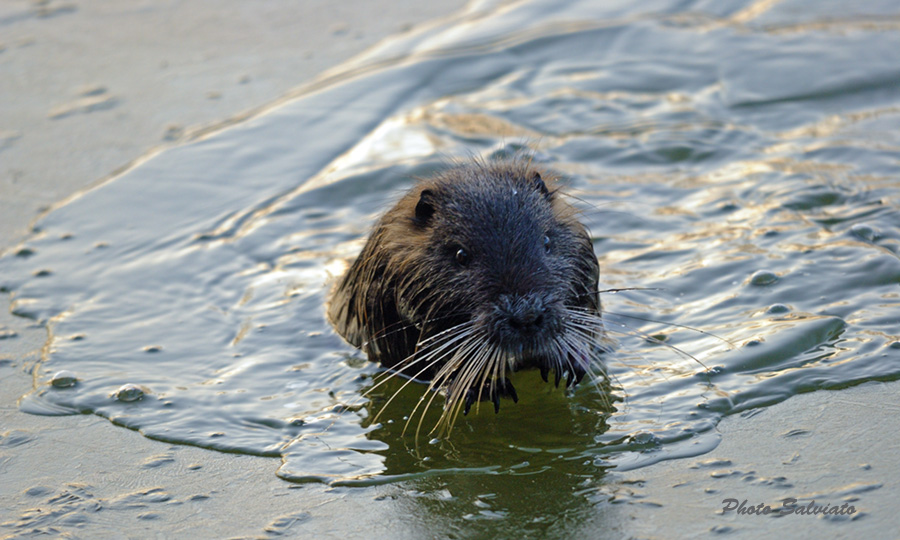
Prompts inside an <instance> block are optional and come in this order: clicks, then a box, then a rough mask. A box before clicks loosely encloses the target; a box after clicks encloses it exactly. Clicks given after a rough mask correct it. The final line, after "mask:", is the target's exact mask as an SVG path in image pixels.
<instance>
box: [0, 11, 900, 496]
mask: <svg viewBox="0 0 900 540" xmlns="http://www.w3.org/2000/svg"><path fill="white" fill-rule="evenodd" d="M637 5H638V4H636V3H633V2H575V1H570V2H558V1H550V0H547V1H532V2H519V3H514V4H511V5H508V6H505V7H503V8H502V9H493V10H491V9H485V10H482V11H478V10H473V11H472V12H471V13H470V14H469V15H468V16H466V17H462V18H460V19H457V20H454V21H452V22H447V23H446V24H444V25H443V26H440V27H438V28H436V29H432V30H431V31H429V32H427V33H423V34H416V35H412V36H409V37H406V38H403V39H398V40H394V41H392V42H389V43H386V44H384V45H383V46H382V47H380V48H378V49H376V50H374V51H372V52H371V53H370V54H368V55H367V56H366V57H364V58H361V59H358V60H357V61H355V62H354V63H351V64H348V65H345V66H342V67H340V68H338V69H336V70H335V71H332V72H331V74H330V75H329V76H328V77H327V78H325V79H323V80H321V81H320V82H319V83H317V84H315V85H313V86H311V87H309V88H307V89H306V90H304V91H302V92H299V93H298V94H297V95H296V96H295V97H293V98H292V99H290V100H286V101H285V102H283V103H280V104H278V106H276V107H273V108H271V109H270V110H268V111H267V112H266V113H265V114H261V115H258V116H256V117H254V118H252V119H250V120H247V121H245V122H241V123H237V124H236V125H233V126H231V127H228V128H227V129H224V130H221V131H218V132H215V133H212V134H208V135H205V136H203V137H202V138H199V139H197V140H195V141H192V142H190V143H188V144H184V145H181V146H178V147H174V148H170V149H167V150H165V151H164V152H161V153H159V154H157V155H154V156H152V157H150V158H148V159H147V160H145V161H143V162H142V163H140V164H138V165H136V166H135V167H133V168H132V169H130V170H129V171H127V172H126V173H124V174H123V175H121V176H120V177H118V178H116V179H114V180H113V181H110V182H108V183H105V184H103V185H101V186H100V187H97V188H95V189H92V190H90V191H87V192H85V193H82V194H80V195H78V196H76V197H74V198H73V199H71V200H69V201H67V202H66V203H65V204H62V205H60V206H59V207H58V208H56V209H55V210H54V211H52V212H50V213H49V214H48V215H46V216H45V217H44V218H43V219H42V220H41V221H40V223H39V224H38V226H37V231H36V234H35V235H34V237H33V238H32V239H31V240H29V241H28V242H26V243H25V244H24V245H23V246H21V247H20V248H19V249H18V250H16V251H15V252H12V253H8V254H6V255H5V256H4V257H3V258H2V259H0V284H2V286H3V288H4V289H6V290H8V291H11V292H12V298H13V304H12V309H13V311H14V313H16V314H18V315H21V316H23V317H30V318H34V319H37V320H39V321H43V322H45V323H46V324H47V325H48V326H49V328H50V331H51V338H50V344H49V347H48V348H47V350H46V354H45V357H44V359H43V361H42V362H41V364H40V366H39V368H38V376H37V378H36V387H35V390H34V391H33V392H32V393H31V394H29V395H28V396H26V397H25V398H24V399H23V400H22V402H21V407H22V408H23V409H24V410H26V411H29V412H33V413H37V414H73V413H81V412H90V413H94V414H98V415H101V416H104V417H107V418H109V419H110V420H111V421H113V422H115V423H116V424H119V425H123V426H126V427H129V428H132V429H137V430H139V431H140V432H141V433H143V434H145V435H146V436H148V437H151V438H155V439H161V440H166V441H173V442H179V443H185V444H192V445H197V446H202V447H207V448H211V449H216V450H223V451H231V452H242V453H249V454H257V455H266V456H281V457H282V459H283V466H282V467H281V469H280V471H279V474H280V475H281V476H282V477H284V478H287V479H290V480H296V481H304V480H322V481H336V482H342V483H350V484H371V483H381V482H390V481H396V480H398V479H416V478H423V477H425V478H427V477H429V476H431V475H436V474H437V475H450V476H454V475H464V474H465V475H474V476H475V479H473V480H471V482H470V483H471V484H472V485H477V484H478V483H479V482H482V481H483V479H484V478H487V477H488V476H489V475H495V474H498V473H500V474H504V475H508V476H510V477H515V476H520V475H529V474H534V473H538V472H541V471H552V472H553V473H554V475H553V477H554V478H557V479H560V480H559V485H558V486H557V487H558V488H559V490H560V491H561V492H562V491H568V490H571V487H572V486H573V485H578V482H579V481H580V480H581V479H590V478H594V477H597V476H598V475H601V474H602V473H603V471H604V470H606V469H608V468H610V467H619V468H620V469H628V468H634V467H641V466H646V465H649V464H652V463H655V462H657V461H659V460H662V459H672V458H678V457H684V456H692V455H698V454H700V453H703V452H706V451H709V450H710V449H711V448H713V447H714V446H715V445H716V444H717V442H718V434H717V433H716V432H715V429H714V428H715V426H716V424H717V422H718V421H719V420H720V419H721V418H722V417H723V416H725V415H730V414H735V413H738V412H743V411H748V410H750V409H754V408H759V407H765V406H768V405H771V404H774V403H777V402H780V401H782V400H785V399H787V398H789V397H791V396H793V395H796V394H798V393H802V392H810V391H818V390H835V389H840V388H844V387H847V386H851V385H854V384H859V383H861V382H865V381H871V380H882V381H884V380H896V379H898V378H900V341H898V332H900V330H898V329H900V325H898V323H900V294H898V293H900V288H898V285H900V260H898V249H900V130H898V129H897V126H898V122H900V32H898V30H900V8H898V7H897V5H896V2H894V1H883V2H877V1H872V2H865V3H862V4H852V5H851V4H850V3H843V2H841V3H839V2H822V1H813V0H807V1H793V2H791V1H785V2H774V1H759V2H755V3H754V2H744V1H725V2H721V1H717V2H702V1H695V2H684V1H680V2H675V1H655V2H642V3H640V4H639V5H640V8H641V11H637V7H636V6H637ZM523 147H526V148H530V149H531V151H532V152H533V154H534V156H535V158H536V159H538V160H539V161H541V162H542V163H544V164H545V165H546V166H548V167H550V168H553V169H555V170H556V171H558V172H559V173H560V174H561V175H562V176H563V178H564V183H565V185H566V186H567V189H568V191H569V192H570V193H572V194H573V195H574V196H576V197H577V199H576V204H578V205H579V206H580V207H581V209H582V211H583V219H584V221H585V223H586V224H587V225H588V226H589V228H590V230H591V231H592V234H593V239H594V244H595V249H596V251H597V253H598V256H599V258H600V264H601V288H603V289H616V288H632V287H635V288H641V289H642V290H639V291H629V292H620V293H618V294H614V295H612V294H610V295H605V297H604V307H605V309H606V311H607V313H606V319H607V321H608V323H609V327H610V330H611V335H612V337H614V338H615V339H616V340H617V341H618V345H617V346H616V347H615V350H614V351H613V352H612V353H610V354H609V355H607V356H608V357H607V368H608V370H609V372H610V374H611V375H612V376H613V393H612V395H611V396H610V395H607V394H604V393H602V392H600V391H599V390H597V389H596V388H593V387H591V386H590V385H588V384H582V385H581V386H580V387H579V388H578V389H577V390H576V391H575V392H572V393H570V395H566V394H565V393H564V392H563V391H562V390H558V389H555V388H553V386H552V385H547V384H544V383H543V382H542V381H540V378H539V376H538V375H537V374H535V373H521V374H517V375H516V377H517V378H516V388H517V389H518V391H519V392H518V393H519V396H520V397H521V398H522V399H521V400H520V402H519V403H518V404H513V403H511V402H504V403H503V405H502V407H501V410H500V413H499V414H498V415H495V414H494V413H493V410H492V407H483V408H482V409H481V412H480V414H470V415H469V416H468V417H465V418H464V419H462V420H461V421H460V422H459V423H458V424H457V428H456V429H455V431H454V432H453V434H452V436H451V437H450V438H449V439H447V440H442V441H431V442H429V441H428V438H427V436H425V435H424V433H422V434H420V435H419V436H418V437H417V436H415V434H413V433H411V432H412V431H413V430H412V429H410V430H407V433H405V434H403V433H402V431H403V428H404V426H405V425H406V418H405V416H406V414H408V413H409V411H411V410H412V409H413V408H414V407H415V406H416V404H417V402H418V400H419V398H420V396H421V395H422V393H423V392H424V386H422V385H418V384H413V385H409V386H407V387H406V388H405V389H403V391H402V392H401V393H400V395H399V397H398V399H397V400H396V401H395V402H394V403H392V404H391V405H390V406H389V407H388V408H387V409H386V410H385V411H384V413H383V414H382V416H381V417H380V418H379V422H378V423H372V421H371V420H372V416H373V413H374V412H377V411H378V410H379V408H380V404H381V403H383V402H384V401H385V399H386V398H387V397H389V396H390V395H391V394H392V393H393V392H394V391H396V390H398V389H399V388H400V386H401V382H400V381H394V382H393V383H391V384H388V385H385V387H384V388H382V387H378V388H377V389H375V390H374V391H372V392H371V393H369V394H365V395H364V393H365V392H366V391H367V389H369V388H370V387H371V385H372V380H373V377H375V376H376V375H377V374H378V373H379V370H378V369H377V366H374V365H372V364H370V363H368V362H367V361H366V360H365V358H364V357H363V356H362V355H361V354H360V353H359V352H358V351H356V350H354V349H353V348H352V347H350V346H348V345H347V344H346V343H344V342H343V341H342V340H341V339H340V337H338V336H337V335H336V334H335V333H334V331H333V330H332V329H331V328H330V327H329V326H328V324H327V323H326V321H325V317H324V307H323V306H324V303H325V301H326V298H327V292H328V289H329V287H330V284H331V283H332V282H333V280H334V278H335V277H336V276H338V275H339V274H340V273H341V272H342V271H343V270H344V269H345V268H346V266H347V264H348V263H349V262H350V261H352V259H353V257H354V256H355V255H356V253H357V252H358V251H359V249H360V248H361V247H362V243H363V241H364V239H365V235H366V233H367V231H368V229H369V227H370V226H371V225H372V223H373V221H374V219H375V218H376V217H377V215H378V214H379V213H380V212H382V211H383V210H385V209H386V208H387V207H389V206H390V205H391V203H392V201H393V200H395V199H396V198H397V197H398V196H399V195H400V194H401V193H403V191H404V190H405V189H407V188H408V187H409V186H411V185H412V180H411V178H412V177H415V176H423V175H427V174H429V173H430V172H433V171H435V170H438V169H439V168H441V167H444V166H446V165H447V163H448V162H449V161H450V160H451V159H453V158H465V157H467V156H482V157H488V158H490V157H496V156H505V155H509V154H510V153H514V152H516V151H518V150H520V149H521V148H523ZM650 336H654V337H655V338H659V339H662V340H663V341H664V345H659V344H658V343H657V341H655V340H653V339H647V338H649V337H650ZM703 366H706V367H708V368H709V369H708V370H706V369H704V367H703ZM61 370H67V371H70V372H72V373H73V374H74V375H75V377H77V383H76V384H75V385H73V386H69V387H57V386H54V385H52V384H50V380H51V377H52V376H53V374H55V373H57V372H59V371H61ZM126 384H132V385H137V386H138V387H140V388H141V389H142V391H143V392H144V395H143V397H142V398H141V399H138V400H134V401H128V400H123V399H119V398H118V397H117V390H118V389H119V388H120V387H122V386H123V385H126ZM610 400H612V407H611V408H610V407H608V406H606V405H607V404H608V403H609V402H610ZM434 408H438V407H434ZM437 414H438V411H432V415H433V417H434V418H431V417H429V418H428V419H426V422H427V421H429V419H430V420H433V419H436V417H437ZM425 431H427V427H426V429H425ZM422 481H427V480H425V479H423V480H422ZM554 486H556V484H552V485H548V486H547V490H549V491H552V490H553V489H554ZM473 489H474V488H473ZM510 489H513V488H510ZM560 504H561V503H560ZM551 506H553V505H551Z"/></svg>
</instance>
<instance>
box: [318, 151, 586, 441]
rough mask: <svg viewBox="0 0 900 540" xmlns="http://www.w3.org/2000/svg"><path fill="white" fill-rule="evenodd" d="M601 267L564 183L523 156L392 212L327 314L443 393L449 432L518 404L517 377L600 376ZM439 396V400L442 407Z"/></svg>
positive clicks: (379, 357) (451, 176) (486, 166)
mask: <svg viewBox="0 0 900 540" xmlns="http://www.w3.org/2000/svg"><path fill="white" fill-rule="evenodd" d="M598 277H599V267H598V264H597V257H596V255H595V254H594V248H593V245H592V243H591V239H590V236H589V235H588V232H587V230H586V229H585V227H584V226H583V225H582V224H581V223H580V222H579V221H578V220H577V211H576V210H575V208H574V207H573V206H571V205H570V204H569V203H568V202H567V201H566V200H565V198H564V196H563V195H562V193H561V192H560V191H559V189H558V187H557V182H556V180H555V179H554V178H553V177H552V176H551V175H550V174H549V173H548V172H547V171H544V170H541V169H539V168H538V167H537V166H535V165H534V164H532V163H530V162H529V161H526V160H525V159H515V160H504V161H494V162H480V161H477V162H470V163H465V164H459V165H456V166H453V167H451V168H448V169H447V170H445V171H443V172H441V173H439V174H437V175H435V176H434V177H432V178H429V179H424V180H420V181H419V182H418V183H417V184H416V185H415V187H413V188H412V189H411V190H410V191H409V193H407V194H406V195H405V196H404V197H403V198H402V199H400V201H399V202H398V203H397V204H396V206H394V207H393V208H392V209H391V210H389V211H388V212H387V213H385V214H384V216H382V218H381V219H380V220H379V221H378V223H377V224H376V225H375V228H374V231H373V232H372V234H371V236H370V237H369V239H368V241H367V242H366V245H365V247H364V248H363V250H362V252H361V253H360V255H359V257H358V258H357V259H356V261H355V262H354V263H353V265H352V266H351V267H350V269H349V270H348V271H347V273H346V274H345V275H344V277H343V278H341V279H340V281H339V282H338V283H337V286H336V287H335V289H334V292H333V293H332V297H331V300H330V305H329V309H328V317H329V319H330V320H331V322H332V324H333V325H334V326H335V328H336V330H337V331H338V333H340V334H341V335H342V336H343V337H344V338H345V339H346V340H347V341H349V342H350V343H351V344H353V345H354V346H356V347H359V348H361V349H363V350H364V351H365V352H366V354H367V355H368V357H369V359H370V360H372V361H376V362H380V363H381V365H382V366H384V367H386V368H390V369H392V370H394V372H401V373H403V374H404V375H406V376H408V377H409V378H411V379H418V380H430V381H431V385H430V388H444V389H445V390H446V395H447V400H446V402H445V406H444V415H443V416H442V417H441V418H442V421H443V420H448V423H449V427H452V423H453V420H454V419H455V417H456V415H457V414H458V412H459V410H460V408H461V406H464V414H465V413H468V411H469V408H470V406H471V405H472V404H473V403H475V402H477V401H482V400H490V401H493V403H494V408H495V411H497V410H499V407H500V398H501V397H509V398H512V399H513V401H517V400H518V397H517V395H516V391H515V389H514V388H513V386H512V384H511V383H510V382H509V379H508V378H507V370H512V371H515V370H518V369H521V368H527V367H534V368H537V369H539V370H540V371H541V376H542V377H543V378H544V380H545V381H547V380H548V375H549V373H550V372H551V371H553V372H554V374H555V382H556V385H557V386H558V385H559V382H560V380H561V378H562V377H563V376H564V375H565V376H566V385H567V386H574V385H575V384H577V383H578V382H579V381H581V379H582V378H583V377H584V376H585V374H590V375H591V376H592V377H594V378H598V377H597V374H596V373H595V371H601V372H602V367H601V366H600V364H599V360H598V358H597V356H598V353H599V347H598V346H597V341H598V338H599V337H600V336H601V335H602V323H601V319H600V300H599V296H598V289H597V283H598ZM432 399H433V397H432Z"/></svg>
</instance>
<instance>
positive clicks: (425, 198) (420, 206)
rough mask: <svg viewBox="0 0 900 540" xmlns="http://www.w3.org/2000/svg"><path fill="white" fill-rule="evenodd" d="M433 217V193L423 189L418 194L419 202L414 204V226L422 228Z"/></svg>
mask: <svg viewBox="0 0 900 540" xmlns="http://www.w3.org/2000/svg"><path fill="white" fill-rule="evenodd" d="M433 215H434V193H432V191H431V190H430V189H423V190H422V193H420V194H419V202H418V203H416V218H415V220H416V224H417V225H420V226H422V227H424V226H425V225H428V222H430V221H431V216H433Z"/></svg>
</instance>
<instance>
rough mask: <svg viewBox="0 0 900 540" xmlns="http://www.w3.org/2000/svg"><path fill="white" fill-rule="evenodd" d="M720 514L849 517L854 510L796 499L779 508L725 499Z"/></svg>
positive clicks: (850, 507) (846, 505) (787, 501)
mask: <svg viewBox="0 0 900 540" xmlns="http://www.w3.org/2000/svg"><path fill="white" fill-rule="evenodd" d="M722 505H723V506H722V514H723V515H725V514H728V513H729V512H735V513H737V514H738V515H742V516H767V515H769V514H775V515H789V514H793V515H797V516H818V515H826V516H849V515H852V514H854V513H856V508H855V507H854V506H853V505H852V504H850V503H844V504H843V505H841V506H836V505H831V504H816V501H815V500H812V501H809V503H807V504H797V499H793V498H790V497H788V498H787V499H784V501H782V503H781V506H776V507H774V508H773V507H771V506H769V505H767V504H765V503H759V504H757V505H755V506H752V505H748V504H747V499H744V500H743V501H738V500H737V499H725V500H723V501H722Z"/></svg>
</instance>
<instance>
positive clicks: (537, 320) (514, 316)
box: [507, 302, 546, 335]
mask: <svg viewBox="0 0 900 540" xmlns="http://www.w3.org/2000/svg"><path fill="white" fill-rule="evenodd" d="M536 304H537V303H535V302H531V303H527V302H519V303H518V304H517V305H514V307H513V309H512V311H510V312H509V313H507V317H508V321H509V326H510V327H511V328H512V329H513V330H515V331H517V332H520V333H522V334H525V335H530V334H535V333H537V332H538V331H539V330H540V329H541V327H542V326H543V324H544V313H545V312H546V308H545V307H543V306H542V305H536Z"/></svg>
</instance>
